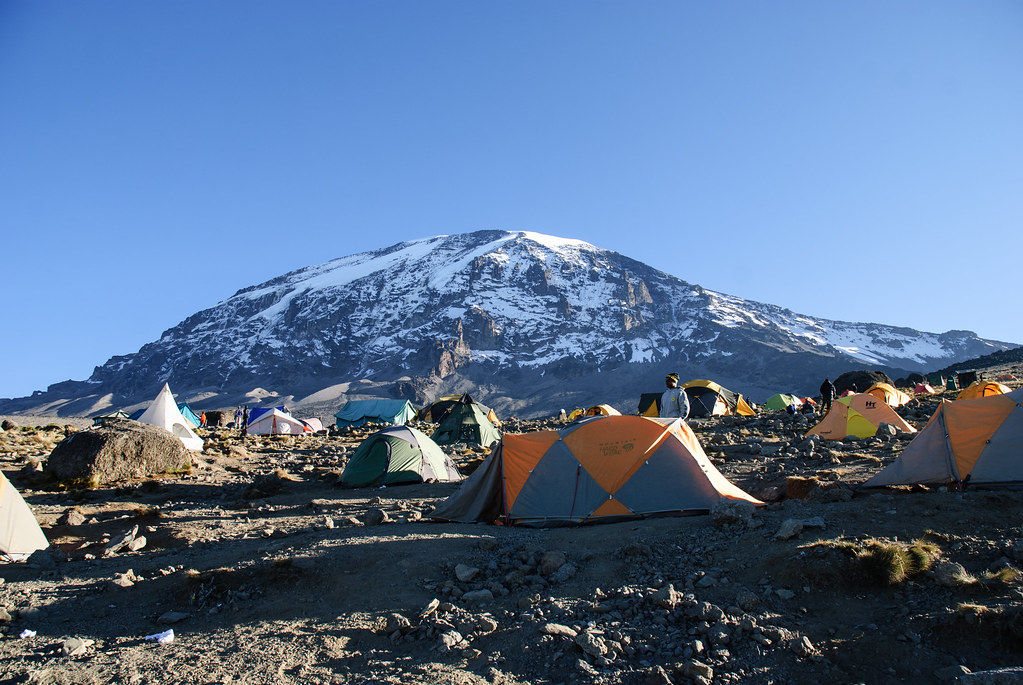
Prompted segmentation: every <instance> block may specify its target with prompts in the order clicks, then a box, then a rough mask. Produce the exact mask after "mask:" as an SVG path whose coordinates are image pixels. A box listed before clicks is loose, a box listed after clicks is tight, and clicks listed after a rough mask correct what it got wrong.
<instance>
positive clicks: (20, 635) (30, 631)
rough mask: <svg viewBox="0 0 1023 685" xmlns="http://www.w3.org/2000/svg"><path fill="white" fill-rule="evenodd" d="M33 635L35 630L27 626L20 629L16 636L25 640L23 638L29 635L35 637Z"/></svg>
mask: <svg viewBox="0 0 1023 685" xmlns="http://www.w3.org/2000/svg"><path fill="white" fill-rule="evenodd" d="M35 636H36V631H34V630H29V629H28V628H25V630H23V631H21V633H20V634H19V635H18V637H20V638H21V639H22V640H25V639H27V638H30V637H35Z"/></svg>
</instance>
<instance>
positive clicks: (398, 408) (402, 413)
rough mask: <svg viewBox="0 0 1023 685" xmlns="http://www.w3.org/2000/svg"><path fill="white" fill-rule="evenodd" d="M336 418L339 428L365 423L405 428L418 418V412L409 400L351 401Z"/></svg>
mask: <svg viewBox="0 0 1023 685" xmlns="http://www.w3.org/2000/svg"><path fill="white" fill-rule="evenodd" d="M334 418H335V419H337V427H338V428H345V427H348V426H361V425H362V424H364V423H391V424H394V425H396V426H404V425H405V424H406V423H408V422H409V421H411V420H413V419H415V418H416V410H415V408H414V407H413V406H412V403H411V402H409V401H408V400H350V401H349V402H346V403H345V406H343V407H341V411H339V412H338V413H336V414H334Z"/></svg>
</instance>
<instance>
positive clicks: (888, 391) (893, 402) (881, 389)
mask: <svg viewBox="0 0 1023 685" xmlns="http://www.w3.org/2000/svg"><path fill="white" fill-rule="evenodd" d="M863 392H865V393H866V394H868V395H873V396H874V397H876V398H877V399H879V400H881V401H882V402H884V403H885V404H887V405H888V406H889V407H901V406H902V405H904V404H906V403H907V402H909V401H910V400H911V399H913V398H912V397H910V396H909V395H908V394H906V393H904V392H902V391H901V390H898V389H897V388H896V387H895V386H894V385H891V384H890V383H874V384H873V385H872V386H870V387H869V388H867V389H866V390H864V391H863Z"/></svg>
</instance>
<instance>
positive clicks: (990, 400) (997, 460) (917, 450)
mask: <svg viewBox="0 0 1023 685" xmlns="http://www.w3.org/2000/svg"><path fill="white" fill-rule="evenodd" d="M949 481H952V482H956V483H962V482H965V481H969V482H970V483H974V484H976V483H1018V482H1023V389H1020V390H1013V391H1012V392H1009V393H1008V394H1005V395H993V396H991V397H981V398H976V399H972V400H957V401H956V402H942V403H941V404H940V405H938V409H937V411H935V412H934V415H933V416H932V417H931V420H930V421H928V422H927V425H926V426H925V427H924V429H923V430H921V431H920V434H919V435H918V436H916V437H915V438H914V439H913V442H911V443H909V445H907V446H906V449H904V450H902V454H901V455H899V458H898V459H896V460H895V461H894V462H892V463H891V464H889V465H888V466H887V467H886V468H885V469H884V470H883V471H881V472H880V473H878V474H877V475H875V476H874V477H873V478H871V479H870V480H868V481H867V482H866V483H864V484H863V486H864V487H874V486H879V485H912V484H915V483H938V484H941V483H948V482H949Z"/></svg>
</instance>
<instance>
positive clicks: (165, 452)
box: [46, 421, 192, 487]
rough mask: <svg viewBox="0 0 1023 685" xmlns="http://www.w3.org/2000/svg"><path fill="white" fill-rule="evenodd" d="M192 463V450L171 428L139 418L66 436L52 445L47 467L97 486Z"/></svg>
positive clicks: (61, 477) (63, 478)
mask: <svg viewBox="0 0 1023 685" xmlns="http://www.w3.org/2000/svg"><path fill="white" fill-rule="evenodd" d="M191 465H192V455H191V453H190V452H189V451H188V450H187V449H186V448H185V445H184V443H182V442H181V440H180V439H179V438H178V437H177V436H176V435H174V434H173V433H171V432H170V431H168V430H165V429H163V428H159V427H157V426H150V425H149V424H145V423H139V422H137V421H109V422H106V423H104V424H103V425H101V426H95V427H93V428H91V429H90V430H86V431H80V432H78V433H74V434H73V435H71V436H69V437H68V438H66V439H65V440H64V441H63V442H61V443H60V444H58V445H57V446H56V447H54V448H53V451H52V452H51V453H50V458H49V460H48V461H47V466H46V468H47V470H48V471H49V472H50V474H52V475H53V476H54V477H55V478H56V479H57V480H60V481H79V482H81V484H83V485H87V486H89V487H97V486H100V485H104V484H106V483H112V482H114V481H119V480H124V479H130V478H147V477H149V476H153V475H157V474H161V473H173V472H177V471H182V470H187V469H188V468H190V467H191Z"/></svg>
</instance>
